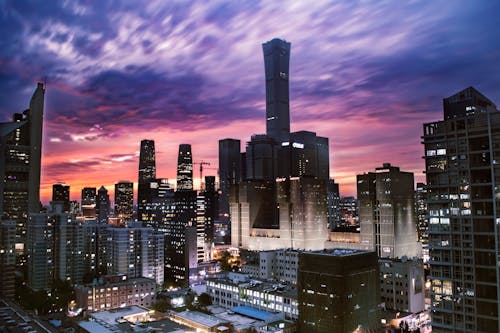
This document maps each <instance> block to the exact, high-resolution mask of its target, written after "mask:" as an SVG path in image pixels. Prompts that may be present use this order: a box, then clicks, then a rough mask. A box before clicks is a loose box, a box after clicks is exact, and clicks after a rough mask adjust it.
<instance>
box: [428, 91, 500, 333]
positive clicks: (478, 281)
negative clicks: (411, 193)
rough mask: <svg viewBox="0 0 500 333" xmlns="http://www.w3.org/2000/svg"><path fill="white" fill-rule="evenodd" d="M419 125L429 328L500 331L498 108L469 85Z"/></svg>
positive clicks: (448, 99) (499, 131)
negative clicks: (440, 116)
mask: <svg viewBox="0 0 500 333" xmlns="http://www.w3.org/2000/svg"><path fill="white" fill-rule="evenodd" d="M443 109H444V120H442V121H436V122H432V123H426V124H424V125H423V130H424V135H423V143H424V146H425V156H424V157H425V174H426V179H427V182H426V183H427V185H426V188H427V209H428V212H429V230H428V233H429V255H430V261H429V263H430V275H431V277H432V278H431V301H432V302H431V304H432V305H431V310H432V331H433V332H438V333H439V332H500V322H499V320H498V318H499V317H500V312H499V311H500V307H499V302H500V272H499V268H498V258H500V252H499V243H500V242H499V241H500V239H499V238H500V236H499V235H500V233H499V231H500V229H499V228H500V227H499V226H500V224H499V221H500V217H499V213H500V212H499V203H498V200H499V197H500V184H499V182H500V178H499V176H498V175H500V164H499V163H498V161H499V154H500V150H499V147H500V136H499V133H500V112H499V111H498V110H497V107H496V106H495V104H494V103H493V102H491V101H490V100H489V99H488V98H486V97H485V96H484V95H482V94H481V93H480V92H479V91H477V90H476V89H474V88H473V87H469V88H466V89H464V90H462V91H460V92H458V93H456V94H454V95H452V96H450V97H448V98H445V99H444V100H443Z"/></svg>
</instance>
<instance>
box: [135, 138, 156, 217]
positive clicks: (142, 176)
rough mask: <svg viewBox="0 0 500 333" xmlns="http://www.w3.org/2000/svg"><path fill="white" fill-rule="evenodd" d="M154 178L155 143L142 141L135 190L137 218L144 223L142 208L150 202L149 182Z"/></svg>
mask: <svg viewBox="0 0 500 333" xmlns="http://www.w3.org/2000/svg"><path fill="white" fill-rule="evenodd" d="M155 178H156V159H155V142H154V141H153V140H142V141H141V150H140V153H139V181H138V188H137V217H138V219H139V221H144V218H145V216H143V215H144V206H145V205H146V204H148V203H150V202H151V201H152V197H151V190H150V187H151V185H150V181H152V180H154V179H155Z"/></svg>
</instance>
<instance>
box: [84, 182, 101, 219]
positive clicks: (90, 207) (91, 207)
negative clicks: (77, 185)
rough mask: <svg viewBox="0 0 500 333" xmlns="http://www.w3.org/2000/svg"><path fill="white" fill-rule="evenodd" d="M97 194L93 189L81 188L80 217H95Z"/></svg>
mask: <svg viewBox="0 0 500 333" xmlns="http://www.w3.org/2000/svg"><path fill="white" fill-rule="evenodd" d="M96 202H97V193H96V188H95V187H84V188H82V202H81V207H82V215H83V216H86V217H95V216H96Z"/></svg>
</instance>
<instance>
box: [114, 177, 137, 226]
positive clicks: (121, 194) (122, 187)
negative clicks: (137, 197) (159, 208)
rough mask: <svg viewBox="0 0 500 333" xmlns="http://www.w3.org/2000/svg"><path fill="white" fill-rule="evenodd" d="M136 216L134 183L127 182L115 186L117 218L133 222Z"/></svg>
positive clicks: (123, 181) (120, 182)
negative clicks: (133, 217) (134, 215)
mask: <svg viewBox="0 0 500 333" xmlns="http://www.w3.org/2000/svg"><path fill="white" fill-rule="evenodd" d="M133 214H134V183H132V182H129V181H127V180H122V181H119V182H118V183H117V184H115V217H118V218H119V219H121V220H122V221H130V220H132V216H133Z"/></svg>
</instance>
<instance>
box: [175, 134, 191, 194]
mask: <svg viewBox="0 0 500 333" xmlns="http://www.w3.org/2000/svg"><path fill="white" fill-rule="evenodd" d="M184 190H187V191H191V190H193V157H192V156H191V145H189V144H181V145H179V156H178V159H177V191H184Z"/></svg>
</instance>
